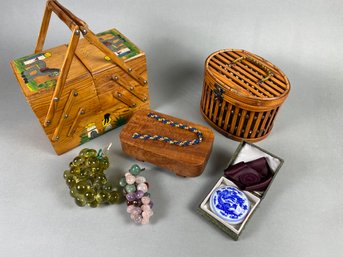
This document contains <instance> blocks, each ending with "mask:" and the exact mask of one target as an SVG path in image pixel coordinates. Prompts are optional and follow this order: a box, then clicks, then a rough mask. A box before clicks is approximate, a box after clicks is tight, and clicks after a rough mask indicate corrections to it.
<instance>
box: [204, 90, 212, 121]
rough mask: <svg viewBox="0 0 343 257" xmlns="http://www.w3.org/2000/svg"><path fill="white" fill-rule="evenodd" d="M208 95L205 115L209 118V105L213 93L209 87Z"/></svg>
mask: <svg viewBox="0 0 343 257" xmlns="http://www.w3.org/2000/svg"><path fill="white" fill-rule="evenodd" d="M206 91H207V93H206V95H207V96H206V105H205V114H206V115H207V116H208V111H209V103H210V98H211V97H210V96H211V95H210V92H211V89H210V88H209V87H207V90H206Z"/></svg>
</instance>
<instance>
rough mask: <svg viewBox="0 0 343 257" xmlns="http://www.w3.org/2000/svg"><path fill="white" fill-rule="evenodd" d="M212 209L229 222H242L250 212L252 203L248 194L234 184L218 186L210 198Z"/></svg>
mask: <svg viewBox="0 0 343 257" xmlns="http://www.w3.org/2000/svg"><path fill="white" fill-rule="evenodd" d="M210 207H211V210H212V211H213V212H214V213H215V214H216V215H218V216H219V217H220V218H222V219H223V220H225V221H226V222H228V223H229V224H233V225H234V224H239V223H241V222H242V221H243V220H244V219H245V217H246V215H247V214H248V213H249V209H250V203H249V200H248V198H247V197H246V195H245V194H244V193H243V192H242V191H240V190H238V189H237V188H235V187H232V186H221V187H218V188H216V189H215V190H214V191H213V193H212V195H211V198H210Z"/></svg>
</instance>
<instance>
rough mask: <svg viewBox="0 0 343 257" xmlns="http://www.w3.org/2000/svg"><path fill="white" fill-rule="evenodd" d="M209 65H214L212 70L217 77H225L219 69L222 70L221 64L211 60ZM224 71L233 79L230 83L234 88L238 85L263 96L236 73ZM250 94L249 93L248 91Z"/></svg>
mask: <svg viewBox="0 0 343 257" xmlns="http://www.w3.org/2000/svg"><path fill="white" fill-rule="evenodd" d="M209 66H210V67H212V69H211V71H212V72H213V73H214V74H215V75H216V76H217V78H220V79H221V80H222V79H223V77H224V76H223V74H220V73H219V72H218V70H221V68H220V66H219V65H218V64H217V63H216V61H215V60H211V62H210V63H209ZM222 72H223V73H224V74H225V75H226V76H227V77H228V78H231V79H232V82H231V83H230V84H231V86H232V87H233V88H237V86H239V87H241V88H243V89H244V90H245V91H247V90H250V91H251V92H252V93H254V94H255V95H256V96H259V97H262V96H263V95H262V94H261V93H260V92H258V91H257V90H256V89H254V88H251V87H249V86H247V85H246V84H245V83H242V81H240V80H239V79H237V78H236V77H235V76H234V75H232V74H231V73H230V72H228V71H225V70H222ZM247 94H248V93H247Z"/></svg>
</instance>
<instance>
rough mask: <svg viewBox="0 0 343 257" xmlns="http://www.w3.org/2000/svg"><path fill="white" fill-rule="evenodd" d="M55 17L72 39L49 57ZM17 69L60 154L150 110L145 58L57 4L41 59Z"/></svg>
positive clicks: (16, 63)
mask: <svg viewBox="0 0 343 257" xmlns="http://www.w3.org/2000/svg"><path fill="white" fill-rule="evenodd" d="M52 12H54V13H55V14H56V15H57V16H58V17H59V18H60V19H61V20H62V21H63V22H64V23H65V24H66V25H67V26H68V27H69V28H70V30H71V31H72V36H71V39H70V42H69V44H68V45H61V46H57V47H54V48H51V49H48V50H44V51H43V45H44V41H45V37H46V34H47V30H48V26H49V21H50V17H51V14H52ZM81 34H82V35H83V37H84V39H81V40H79V39H80V36H81ZM11 66H12V69H13V71H14V74H15V76H16V78H17V80H18V82H19V84H20V87H21V89H22V92H23V94H24V95H25V97H26V99H27V101H28V103H29V104H30V106H31V108H32V110H33V112H34V113H35V114H36V116H37V118H38V120H39V122H40V123H41V125H42V127H43V129H44V131H45V133H46V134H47V136H48V138H49V140H50V141H51V143H52V146H53V147H54V149H55V151H56V153H57V154H62V153H64V152H66V151H68V150H70V149H72V148H74V147H76V146H78V145H80V144H82V143H85V142H87V141H89V140H91V139H93V138H95V137H97V136H99V135H101V134H102V133H104V132H106V131H109V130H111V129H113V128H116V127H118V126H121V125H123V124H125V123H126V122H127V121H128V119H129V118H130V117H131V116H132V114H133V113H134V112H135V111H136V110H138V109H141V108H149V96H148V84H147V69H146V57H145V53H144V52H143V51H141V50H140V49H139V48H138V47H137V46H135V45H134V44H133V43H132V42H131V41H129V40H128V39H127V38H126V37H125V36H124V35H122V34H121V33H120V32H119V31H117V30H115V29H110V30H108V31H105V32H102V33H98V34H94V33H93V32H92V31H91V30H90V29H89V27H88V26H87V24H86V23H85V22H84V21H82V20H80V19H79V18H77V17H76V16H75V15H74V14H72V13H71V12H70V11H69V10H67V9H66V8H64V7H63V6H62V5H61V4H60V3H58V2H57V1H56V0H48V1H47V4H46V9H45V13H44V17H43V22H42V26H41V30H40V33H39V37H38V41H37V46H36V49H35V54H32V55H29V56H25V57H23V58H18V59H15V60H13V61H12V62H11Z"/></svg>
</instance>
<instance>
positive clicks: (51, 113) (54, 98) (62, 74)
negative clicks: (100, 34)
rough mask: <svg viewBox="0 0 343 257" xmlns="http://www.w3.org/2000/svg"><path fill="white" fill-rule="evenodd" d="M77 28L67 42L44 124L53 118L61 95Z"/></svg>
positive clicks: (72, 53) (71, 58) (78, 34)
mask: <svg viewBox="0 0 343 257" xmlns="http://www.w3.org/2000/svg"><path fill="white" fill-rule="evenodd" d="M78 30H79V29H78V27H77V28H75V29H74V30H73V33H72V36H71V39H70V42H69V46H68V50H67V53H66V56H65V59H64V61H63V64H62V67H61V72H60V75H59V77H58V79H57V82H56V86H55V90H54V93H53V96H52V99H51V101H50V106H49V109H48V113H47V114H46V117H45V121H44V126H49V125H50V124H51V122H52V119H53V118H54V114H55V111H56V108H57V104H58V101H59V99H60V97H61V94H62V90H63V87H64V85H65V82H66V79H67V76H68V73H69V69H70V65H71V62H72V61H73V57H74V54H75V49H76V47H77V43H78V42H79V39H80V33H79V32H77V31H78Z"/></svg>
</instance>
